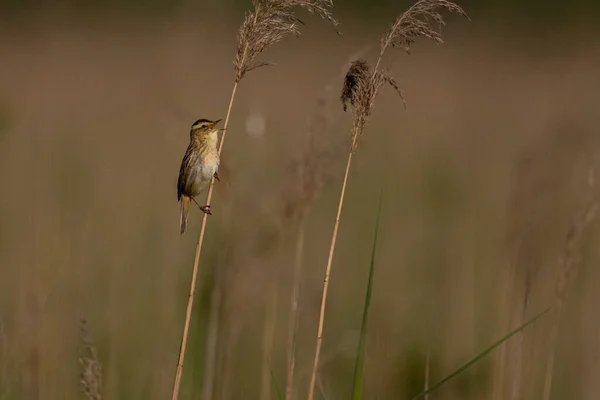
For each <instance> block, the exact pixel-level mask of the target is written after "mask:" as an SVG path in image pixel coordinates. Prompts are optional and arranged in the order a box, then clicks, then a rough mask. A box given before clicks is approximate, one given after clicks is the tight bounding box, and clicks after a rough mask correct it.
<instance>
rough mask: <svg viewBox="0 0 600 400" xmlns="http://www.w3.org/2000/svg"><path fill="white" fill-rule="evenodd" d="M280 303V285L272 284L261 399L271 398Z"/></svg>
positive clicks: (268, 308) (263, 360) (263, 348)
mask: <svg viewBox="0 0 600 400" xmlns="http://www.w3.org/2000/svg"><path fill="white" fill-rule="evenodd" d="M278 304H279V285H271V288H270V290H269V299H268V300H267V302H266V303H265V327H264V333H263V343H262V372H261V389H260V397H259V398H260V399H261V400H270V399H271V386H272V380H273V379H272V376H271V375H272V368H273V365H272V362H271V358H272V357H271V355H272V353H273V344H274V342H275V326H276V324H277V306H278Z"/></svg>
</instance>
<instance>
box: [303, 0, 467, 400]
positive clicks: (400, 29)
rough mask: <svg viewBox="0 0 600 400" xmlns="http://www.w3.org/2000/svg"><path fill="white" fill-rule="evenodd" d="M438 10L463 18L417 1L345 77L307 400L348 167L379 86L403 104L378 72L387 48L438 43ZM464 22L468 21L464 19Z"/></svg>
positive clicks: (443, 3) (445, 5) (437, 2)
mask: <svg viewBox="0 0 600 400" xmlns="http://www.w3.org/2000/svg"><path fill="white" fill-rule="evenodd" d="M439 9H446V10H448V11H450V12H454V13H457V14H459V15H462V16H464V17H467V15H466V13H465V12H464V11H463V9H462V8H461V7H460V6H458V5H456V4H455V3H452V2H451V1H447V0H420V1H417V2H416V3H415V4H413V5H412V6H411V7H410V8H409V9H408V10H406V11H405V12H404V13H402V14H401V15H400V16H399V17H398V19H397V20H396V21H395V22H394V24H392V26H391V27H390V29H389V30H388V31H387V32H386V33H385V34H384V35H383V36H382V38H381V43H380V51H379V57H378V58H377V62H376V64H375V67H373V68H372V67H371V66H370V65H369V63H368V62H366V61H365V60H357V61H355V62H353V63H352V65H351V66H350V68H349V69H348V72H347V74H346V77H345V79H344V86H343V89H342V94H341V102H342V105H343V107H344V110H346V109H347V108H348V106H350V108H351V111H352V134H351V142H352V144H351V147H350V151H349V153H348V161H347V164H346V172H345V174H344V180H343V183H342V190H341V193H340V199H339V204H338V210H337V215H336V219H335V224H334V228H333V234H332V237H331V246H330V248H329V257H328V260H327V266H326V268H325V279H324V283H323V294H322V298H321V310H320V314H319V325H318V330H317V342H316V347H315V356H314V361H313V365H312V372H311V378H310V385H309V392H308V399H309V400H313V398H314V390H315V383H316V379H317V370H318V367H319V357H320V354H321V345H322V341H323V325H324V321H325V307H326V304H327V291H328V288H329V282H330V274H331V266H332V261H333V254H334V252H335V245H336V241H337V235H338V229H339V223H340V216H341V213H342V207H343V204H344V195H345V192H346V185H347V183H348V175H349V172H350V166H351V164H352V156H353V154H354V152H355V151H356V149H357V147H358V143H359V139H360V136H361V134H362V133H363V130H364V128H365V126H366V124H367V122H368V120H369V117H370V115H371V111H372V110H373V107H374V105H375V100H376V98H377V95H378V93H379V90H380V89H381V86H382V85H383V84H388V85H390V86H391V87H392V88H393V89H394V90H395V91H396V92H398V94H399V95H400V97H401V98H402V99H403V100H404V96H403V95H402V91H401V90H400V88H399V87H398V84H397V83H396V81H395V80H394V78H393V77H392V76H390V75H389V74H388V73H387V72H386V71H383V70H381V69H380V67H379V66H380V64H381V61H382V59H383V56H384V54H385V52H386V50H387V49H388V48H389V47H390V46H391V47H400V48H402V49H403V50H404V51H406V52H407V53H409V54H410V46H411V45H412V44H413V43H414V42H415V40H416V39H417V38H418V37H424V38H428V39H431V40H434V41H435V42H437V43H442V42H443V41H442V34H441V27H442V26H443V25H444V20H443V18H442V16H441V14H440V13H439V12H438V10H439ZM467 18H468V17H467Z"/></svg>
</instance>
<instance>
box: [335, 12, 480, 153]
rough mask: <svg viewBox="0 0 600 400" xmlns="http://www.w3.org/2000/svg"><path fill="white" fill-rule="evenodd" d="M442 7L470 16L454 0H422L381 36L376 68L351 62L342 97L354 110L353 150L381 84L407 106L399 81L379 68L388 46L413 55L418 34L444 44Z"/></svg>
mask: <svg viewBox="0 0 600 400" xmlns="http://www.w3.org/2000/svg"><path fill="white" fill-rule="evenodd" d="M440 8H442V9H446V10H448V11H450V12H455V13H457V14H460V15H462V16H464V17H466V18H468V16H467V14H466V13H465V12H464V11H463V9H462V8H461V7H460V6H458V5H457V4H455V3H453V2H451V1H448V0H419V1H417V2H416V3H415V4H413V5H412V6H411V7H410V8H409V9H408V10H406V11H405V12H404V13H402V14H401V15H400V16H399V17H398V19H396V22H394V24H392V26H391V27H390V28H389V29H388V31H387V32H386V33H385V34H384V35H383V36H382V37H381V48H380V51H379V58H378V59H377V63H376V64H375V67H371V66H370V64H369V63H368V62H367V61H365V60H361V59H359V60H356V61H354V62H353V63H352V64H351V65H350V68H349V69H348V72H347V73H346V76H345V78H344V85H343V88H342V94H341V96H340V100H341V102H342V106H343V108H344V111H346V110H347V108H348V105H349V106H350V108H351V109H352V120H353V129H352V132H353V133H352V151H354V150H355V149H356V147H357V146H358V139H359V138H360V135H361V134H362V131H363V130H364V127H365V125H366V123H367V122H368V120H369V117H370V115H371V112H372V110H373V106H374V105H375V99H376V98H377V94H378V93H379V89H380V88H381V85H383V84H388V85H390V86H391V87H392V88H393V89H394V90H395V91H396V92H397V93H398V94H399V95H400V98H401V99H402V103H403V104H404V105H405V106H406V102H405V100H404V95H403V93H402V91H401V90H400V87H399V85H398V83H397V82H396V80H395V79H394V78H393V77H392V76H391V75H390V74H389V73H388V72H387V71H384V70H382V69H381V68H380V64H381V60H382V59H383V55H384V54H385V51H386V50H387V48H388V47H389V46H392V47H401V48H402V49H404V50H405V51H406V52H407V53H409V54H410V46H411V45H412V44H413V43H414V41H415V40H416V38H418V37H425V38H428V39H432V40H434V41H435V42H437V43H443V41H442V34H441V27H442V26H443V25H444V20H443V18H442V16H441V15H440V13H439V12H438V11H437V10H438V9H440Z"/></svg>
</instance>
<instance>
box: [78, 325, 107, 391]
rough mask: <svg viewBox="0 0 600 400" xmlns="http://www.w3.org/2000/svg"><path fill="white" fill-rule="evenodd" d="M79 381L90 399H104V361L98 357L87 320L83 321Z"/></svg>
mask: <svg viewBox="0 0 600 400" xmlns="http://www.w3.org/2000/svg"><path fill="white" fill-rule="evenodd" d="M79 366H80V368H81V375H80V377H79V383H80V385H81V390H82V392H83V393H84V395H85V397H86V398H87V399H88V400H102V363H101V362H100V360H99V359H98V349H97V348H96V346H95V345H94V343H93V341H92V339H91V337H90V333H89V331H88V328H87V322H86V321H85V320H82V321H81V330H80V348H79Z"/></svg>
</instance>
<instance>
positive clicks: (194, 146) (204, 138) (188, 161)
mask: <svg viewBox="0 0 600 400" xmlns="http://www.w3.org/2000/svg"><path fill="white" fill-rule="evenodd" d="M219 121H221V120H220V119H219V120H216V121H210V120H208V119H199V120H198V121H196V122H194V124H192V128H191V130H190V144H189V146H188V148H187V151H186V152H185V155H184V156H183V160H182V161H181V167H180V169H179V179H178V180H177V200H178V201H179V202H180V203H181V216H180V222H179V223H180V228H181V234H184V233H185V232H186V231H187V227H188V224H187V219H188V214H189V212H190V204H191V202H192V201H194V202H195V203H196V204H197V205H198V207H199V208H200V209H201V210H202V211H203V212H205V213H206V214H211V212H210V206H209V205H204V206H201V205H200V204H198V202H196V199H194V197H196V196H198V195H199V194H200V193H202V191H203V190H204V189H206V188H207V187H208V183H209V182H210V180H211V179H212V178H213V176H214V177H215V179H217V180H219V175H218V174H217V170H218V169H219V151H218V150H217V141H218V137H217V132H218V131H219V130H218V129H215V125H217V123H218V122H219Z"/></svg>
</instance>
